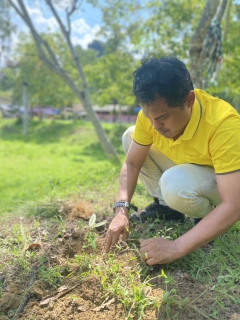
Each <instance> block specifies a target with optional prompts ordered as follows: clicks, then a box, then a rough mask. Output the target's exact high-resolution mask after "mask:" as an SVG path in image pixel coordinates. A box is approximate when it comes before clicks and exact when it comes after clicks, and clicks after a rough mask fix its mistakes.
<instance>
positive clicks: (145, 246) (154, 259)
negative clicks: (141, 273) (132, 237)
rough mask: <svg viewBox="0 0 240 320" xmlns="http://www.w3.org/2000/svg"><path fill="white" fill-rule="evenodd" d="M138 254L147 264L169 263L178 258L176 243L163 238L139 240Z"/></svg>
mask: <svg viewBox="0 0 240 320" xmlns="http://www.w3.org/2000/svg"><path fill="white" fill-rule="evenodd" d="M140 254H141V257H142V259H143V260H145V261H146V263H147V264H148V265H149V266H152V265H154V264H165V263H170V262H173V261H174V260H176V259H179V258H180V252H179V248H178V246H177V244H176V243H175V242H174V241H169V240H166V239H163V238H151V239H145V240H140Z"/></svg>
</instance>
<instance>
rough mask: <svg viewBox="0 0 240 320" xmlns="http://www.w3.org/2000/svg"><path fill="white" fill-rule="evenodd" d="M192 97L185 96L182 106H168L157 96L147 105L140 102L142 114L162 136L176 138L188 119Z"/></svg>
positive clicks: (192, 101)
mask: <svg viewBox="0 0 240 320" xmlns="http://www.w3.org/2000/svg"><path fill="white" fill-rule="evenodd" d="M194 97H195V96H194ZM194 97H192V98H193V99H192V98H191V99H190V100H189V99H188V98H187V99H186V102H185V104H184V106H183V107H176V108H170V107H169V106H168V105H167V103H166V101H165V100H164V99H162V98H159V99H156V100H154V101H153V102H150V103H149V104H148V105H146V104H142V110H143V114H144V115H145V116H146V117H147V118H149V120H150V121H151V124H152V126H153V127H154V129H155V130H157V131H158V132H159V133H160V134H161V135H162V136H164V137H165V138H172V139H174V140H176V139H177V138H179V137H180V136H181V135H182V134H183V132H184V130H185V128H186V126H187V124H188V122H189V120H190V117H191V112H192V106H193V103H194Z"/></svg>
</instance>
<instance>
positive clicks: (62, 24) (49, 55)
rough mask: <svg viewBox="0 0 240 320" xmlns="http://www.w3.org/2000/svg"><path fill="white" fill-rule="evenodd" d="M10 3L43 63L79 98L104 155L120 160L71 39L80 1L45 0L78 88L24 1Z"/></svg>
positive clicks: (12, 0) (116, 160) (11, 0)
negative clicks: (63, 42) (56, 25)
mask: <svg viewBox="0 0 240 320" xmlns="http://www.w3.org/2000/svg"><path fill="white" fill-rule="evenodd" d="M8 1H9V3H10V4H11V6H12V7H13V8H14V10H15V11H16V13H17V14H18V15H19V16H20V17H21V19H22V20H23V21H24V22H25V24H26V25H27V26H28V28H29V31H30V32H31V35H32V37H33V39H34V42H35V45H36V48H37V51H38V55H39V58H40V59H41V60H42V61H43V62H44V63H45V65H46V66H47V67H48V68H50V69H51V70H52V71H53V72H55V73H57V74H58V75H60V76H61V77H62V78H63V79H64V81H65V82H66V84H67V85H68V86H69V87H70V88H71V89H72V91H73V92H74V94H75V95H76V96H77V97H78V99H79V100H80V101H81V102H82V104H83V106H84V108H85V110H86V112H87V114H88V117H89V119H90V120H91V122H92V123H93V125H94V128H95V131H96V133H97V135H98V138H99V141H100V143H101V146H102V148H103V150H104V151H105V153H106V154H107V156H108V157H109V158H110V159H111V160H113V161H115V162H117V163H120V160H119V157H118V155H117V153H116V151H115V149H114V147H113V146H112V144H111V142H110V140H109V139H108V137H107V135H106V133H105V132H104V130H103V128H102V126H101V123H100V121H99V119H98V117H97V115H96V114H95V112H94V110H93V108H92V104H91V100H90V94H89V88H88V83H87V80H86V76H85V73H84V71H83V68H82V65H81V59H80V57H79V55H78V54H77V52H76V50H75V47H74V45H73V43H72V40H71V31H72V29H71V18H72V16H73V14H74V13H76V10H77V9H78V6H79V4H80V3H81V1H79V0H69V1H63V0H56V1H53V0H45V4H46V5H47V8H48V10H50V12H51V14H52V15H53V16H54V17H55V19H56V21H57V22H58V26H59V29H60V30H61V32H62V35H63V37H64V39H65V41H66V43H67V45H68V50H69V53H70V54H71V57H72V61H73V63H74V65H75V69H76V72H77V74H78V77H79V79H80V80H81V87H80V86H79V85H78V83H77V82H76V81H75V80H74V79H73V78H72V77H71V76H70V74H69V72H68V70H66V69H65V68H64V64H63V63H62V61H61V59H60V57H59V54H58V53H56V52H55V51H54V48H53V47H52V46H51V45H50V44H49V42H48V41H47V39H46V38H44V36H42V35H41V34H40V33H39V32H38V31H37V30H36V27H35V26H34V21H32V19H31V17H30V15H29V13H28V11H27V7H26V1H24V0H16V1H14V0H8ZM63 8H64V13H65V18H62V15H61V14H60V12H59V10H63Z"/></svg>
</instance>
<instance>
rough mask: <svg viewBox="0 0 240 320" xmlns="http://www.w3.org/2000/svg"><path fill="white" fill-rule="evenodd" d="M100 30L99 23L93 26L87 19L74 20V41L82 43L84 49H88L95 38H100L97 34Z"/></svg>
mask: <svg viewBox="0 0 240 320" xmlns="http://www.w3.org/2000/svg"><path fill="white" fill-rule="evenodd" d="M99 31H100V26H99V25H95V26H94V27H92V28H91V27H90V26H89V25H88V24H87V23H86V22H85V20H83V19H79V20H77V21H74V22H73V24H72V41H73V43H74V44H75V45H76V44H80V45H81V46H82V47H83V48H84V49H86V48H87V45H88V44H89V43H90V42H92V41H93V40H94V39H99V38H100V37H99V36H98V35H97V33H98V32H99Z"/></svg>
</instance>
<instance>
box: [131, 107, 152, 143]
mask: <svg viewBox="0 0 240 320" xmlns="http://www.w3.org/2000/svg"><path fill="white" fill-rule="evenodd" d="M133 140H134V141H135V142H137V143H138V144H141V145H143V146H148V145H150V144H152V142H153V135H152V126H151V123H150V121H149V119H148V118H147V117H145V116H144V114H143V112H142V110H141V111H140V112H139V113H138V117H137V122H136V127H135V131H134V134H133Z"/></svg>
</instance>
